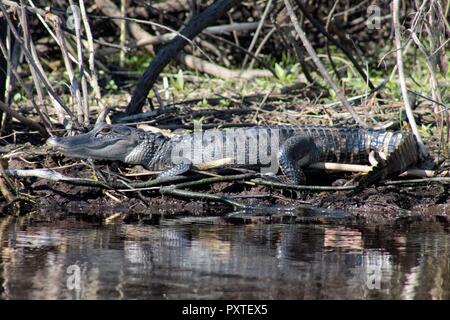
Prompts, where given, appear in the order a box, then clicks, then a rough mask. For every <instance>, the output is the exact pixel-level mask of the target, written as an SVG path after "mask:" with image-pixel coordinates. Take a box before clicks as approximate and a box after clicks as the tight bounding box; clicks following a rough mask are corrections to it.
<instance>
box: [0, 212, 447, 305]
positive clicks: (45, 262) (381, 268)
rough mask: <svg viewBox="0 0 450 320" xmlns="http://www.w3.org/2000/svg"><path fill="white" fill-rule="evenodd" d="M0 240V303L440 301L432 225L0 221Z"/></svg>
mask: <svg viewBox="0 0 450 320" xmlns="http://www.w3.org/2000/svg"><path fill="white" fill-rule="evenodd" d="M0 240H1V247H0V250H1V254H0V298H2V299H37V298H40V299H56V298H60V299H61V298H62V299H75V298H77V299H99V298H112V299H116V298H126V299H135V298H148V299H182V298H183V299H184V298H186V299H191V298H193V299H203V298H209V299H216V298H218V299H220V298H229V299H241V298H242V299H272V298H274V299H275V298H279V299H283V298H286V299H330V298H331V299H335V298H356V299H359V298H364V299H379V298H383V299H390V298H396V299H397V298H398V299H400V298H402V299H419V298H420V299H431V298H432V299H449V298H450V289H449V288H450V284H449V282H450V271H449V264H450V263H449V261H450V253H449V240H450V236H449V233H448V232H447V230H445V228H444V227H443V226H440V225H428V226H423V225H418V226H410V227H409V228H408V229H407V230H399V229H393V228H362V227H342V226H317V225H315V226H314V225H246V226H230V225H218V224H196V223H172V224H171V225H162V226H135V225H122V224H117V225H104V226H98V225H92V224H87V223H83V222H77V221H75V219H69V218H68V219H66V220H63V221H59V222H54V221H53V222H51V223H44V222H39V223H36V222H34V223H30V222H27V221H26V220H24V219H23V218H21V219H15V218H4V219H2V220H0ZM70 266H75V269H76V270H78V271H79V273H77V274H76V276H77V277H76V278H75V280H79V282H74V281H73V280H74V278H73V277H74V275H75V273H72V271H73V269H70V268H69V267H70ZM74 284H77V285H79V286H77V285H75V286H74Z"/></svg>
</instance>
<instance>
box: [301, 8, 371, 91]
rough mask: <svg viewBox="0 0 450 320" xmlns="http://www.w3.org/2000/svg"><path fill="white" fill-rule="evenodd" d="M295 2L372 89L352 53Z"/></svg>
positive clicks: (367, 77)
mask: <svg viewBox="0 0 450 320" xmlns="http://www.w3.org/2000/svg"><path fill="white" fill-rule="evenodd" d="M295 2H296V3H297V5H298V7H299V8H300V11H301V12H302V13H303V14H304V15H305V17H306V18H307V19H308V20H309V21H310V22H311V23H312V24H313V25H314V27H316V28H317V30H319V32H320V33H322V34H323V35H324V36H325V37H326V38H327V39H328V40H329V41H331V42H332V43H333V44H334V45H335V46H336V47H338V48H339V49H341V50H342V52H344V54H345V55H346V56H347V58H348V59H349V60H350V61H351V63H352V64H353V65H354V66H355V68H356V70H357V71H358V73H359V74H360V75H361V77H362V78H363V79H364V81H366V82H367V83H368V85H369V88H370V90H374V89H375V86H374V85H373V83H372V82H371V81H370V79H369V76H368V75H367V74H366V72H365V71H364V70H363V68H361V66H360V65H359V63H358V62H357V61H356V59H355V58H354V57H353V55H352V54H351V52H350V51H349V50H348V49H347V48H346V47H345V46H343V45H342V44H341V43H340V42H339V41H336V39H334V38H333V37H332V36H331V35H330V33H329V32H328V31H327V30H326V29H325V28H324V27H323V26H322V25H321V23H320V22H319V21H317V20H316V19H314V17H313V16H312V15H311V14H310V13H309V12H308V10H306V8H305V7H304V6H303V4H302V3H301V1H298V0H295Z"/></svg>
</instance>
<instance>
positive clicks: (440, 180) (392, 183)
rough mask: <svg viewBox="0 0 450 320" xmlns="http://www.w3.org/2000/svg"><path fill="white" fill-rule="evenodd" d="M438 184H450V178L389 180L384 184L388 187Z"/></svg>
mask: <svg viewBox="0 0 450 320" xmlns="http://www.w3.org/2000/svg"><path fill="white" fill-rule="evenodd" d="M432 182H437V183H441V184H450V177H433V178H422V179H410V180H398V181H395V180H388V181H385V182H384V183H383V184H384V185H386V186H401V185H417V184H424V183H425V184H426V183H432Z"/></svg>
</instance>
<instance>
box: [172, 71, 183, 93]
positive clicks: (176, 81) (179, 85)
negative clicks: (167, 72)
mask: <svg viewBox="0 0 450 320" xmlns="http://www.w3.org/2000/svg"><path fill="white" fill-rule="evenodd" d="M170 82H171V84H172V86H173V87H174V88H175V89H176V90H178V91H183V90H184V75H183V70H181V69H180V70H178V73H177V75H176V76H175V77H173V78H172V79H171V81H170Z"/></svg>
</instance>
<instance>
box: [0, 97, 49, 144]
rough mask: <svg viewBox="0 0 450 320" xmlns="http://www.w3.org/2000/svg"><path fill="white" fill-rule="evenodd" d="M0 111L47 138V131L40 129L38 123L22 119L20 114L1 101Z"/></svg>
mask: <svg viewBox="0 0 450 320" xmlns="http://www.w3.org/2000/svg"><path fill="white" fill-rule="evenodd" d="M0 110H2V111H3V112H5V113H7V114H9V115H10V116H11V117H13V118H16V119H17V120H19V121H20V122H22V123H23V124H24V125H25V126H27V127H29V128H30V129H33V130H37V131H38V132H39V133H40V134H41V135H42V136H43V137H44V138H48V137H49V134H48V132H47V130H45V128H44V127H42V126H41V125H40V124H39V123H37V122H35V121H33V120H30V119H28V118H26V117H24V116H23V115H21V114H20V113H18V112H16V111H14V110H13V109H11V108H9V107H8V106H7V105H6V104H5V103H3V102H1V101H0Z"/></svg>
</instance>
